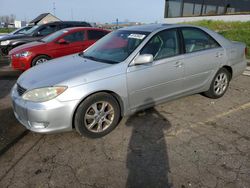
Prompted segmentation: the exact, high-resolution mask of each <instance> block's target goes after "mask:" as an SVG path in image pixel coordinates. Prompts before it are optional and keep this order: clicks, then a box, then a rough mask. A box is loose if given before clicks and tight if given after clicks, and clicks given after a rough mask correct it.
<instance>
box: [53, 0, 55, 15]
mask: <svg viewBox="0 0 250 188" xmlns="http://www.w3.org/2000/svg"><path fill="white" fill-rule="evenodd" d="M53 14H54V16H55V15H56V3H55V2H54V3H53Z"/></svg>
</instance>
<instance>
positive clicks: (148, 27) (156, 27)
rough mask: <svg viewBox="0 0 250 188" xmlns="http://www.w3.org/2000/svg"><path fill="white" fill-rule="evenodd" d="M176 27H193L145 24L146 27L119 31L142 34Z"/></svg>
mask: <svg viewBox="0 0 250 188" xmlns="http://www.w3.org/2000/svg"><path fill="white" fill-rule="evenodd" d="M177 27H194V28H197V27H196V26H193V25H184V24H146V25H139V26H131V27H126V28H122V29H120V30H128V31H144V32H150V33H152V32H154V31H158V30H163V29H169V28H177Z"/></svg>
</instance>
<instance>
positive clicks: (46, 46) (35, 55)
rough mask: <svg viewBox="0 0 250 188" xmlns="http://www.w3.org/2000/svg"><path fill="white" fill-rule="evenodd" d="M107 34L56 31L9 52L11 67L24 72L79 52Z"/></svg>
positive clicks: (86, 29) (81, 29)
mask: <svg viewBox="0 0 250 188" xmlns="http://www.w3.org/2000/svg"><path fill="white" fill-rule="evenodd" d="M109 32H110V31H108V30H103V29H98V28H91V27H77V28H67V29H63V30H60V31H57V32H55V33H53V34H51V35H49V36H47V37H45V38H43V39H41V40H39V41H36V42H32V43H28V44H24V45H22V46H19V47H16V48H14V49H13V50H11V51H10V53H9V55H10V57H11V65H12V67H13V68H14V69H17V70H23V71H24V70H27V69H29V68H30V67H33V66H35V65H38V64H41V63H43V62H45V61H48V60H50V59H53V58H57V57H61V56H65V55H70V54H74V53H78V52H81V51H83V50H85V49H86V48H88V47H89V46H91V45H92V44H94V43H95V42H96V41H97V40H98V39H100V38H102V37H103V36H105V35H106V34H108V33H109Z"/></svg>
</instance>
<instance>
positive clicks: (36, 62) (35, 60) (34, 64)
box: [31, 55, 51, 67]
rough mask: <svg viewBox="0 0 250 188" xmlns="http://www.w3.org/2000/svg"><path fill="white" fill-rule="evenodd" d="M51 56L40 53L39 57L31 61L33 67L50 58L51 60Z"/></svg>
mask: <svg viewBox="0 0 250 188" xmlns="http://www.w3.org/2000/svg"><path fill="white" fill-rule="evenodd" d="M50 59H51V58H50V57H48V56H46V55H39V56H37V57H35V58H34V59H33V60H32V62H31V67H34V66H36V65H39V64H42V63H44V62H46V61H48V60H50Z"/></svg>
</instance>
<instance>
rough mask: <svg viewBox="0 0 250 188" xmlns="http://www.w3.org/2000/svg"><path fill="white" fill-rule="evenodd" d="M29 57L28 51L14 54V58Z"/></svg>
mask: <svg viewBox="0 0 250 188" xmlns="http://www.w3.org/2000/svg"><path fill="white" fill-rule="evenodd" d="M29 55H31V52H29V51H25V52H21V53H18V54H14V56H15V57H28V56H29Z"/></svg>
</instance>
